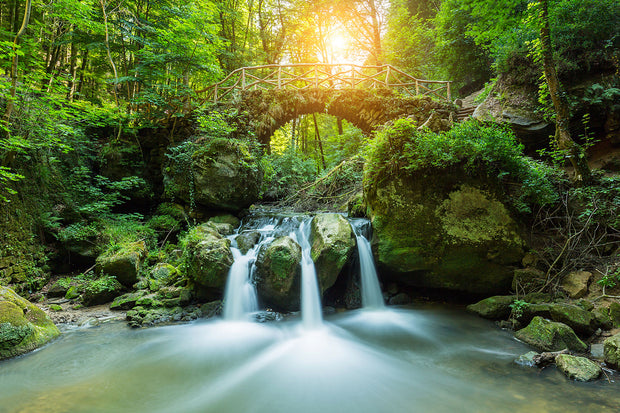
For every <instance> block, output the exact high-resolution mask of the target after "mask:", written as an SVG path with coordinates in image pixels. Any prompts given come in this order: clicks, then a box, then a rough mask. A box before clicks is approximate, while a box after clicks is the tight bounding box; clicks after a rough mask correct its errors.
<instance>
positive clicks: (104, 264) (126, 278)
mask: <svg viewBox="0 0 620 413" xmlns="http://www.w3.org/2000/svg"><path fill="white" fill-rule="evenodd" d="M146 253H147V251H146V243H145V242H144V241H137V242H132V243H127V244H124V245H121V246H120V248H119V249H110V250H108V251H106V252H104V253H103V254H101V255H100V256H98V257H97V266H96V269H95V271H96V272H97V273H98V274H107V275H111V276H113V277H116V279H117V280H118V282H120V283H121V284H122V285H124V286H125V287H131V286H133V285H134V284H135V283H136V282H138V273H139V271H140V266H141V264H142V260H143V259H144V258H145V257H146Z"/></svg>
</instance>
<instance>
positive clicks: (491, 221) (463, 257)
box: [364, 167, 525, 295]
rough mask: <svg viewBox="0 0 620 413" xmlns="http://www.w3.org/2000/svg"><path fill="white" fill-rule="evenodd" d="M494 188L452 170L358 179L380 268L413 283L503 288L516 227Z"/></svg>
mask: <svg viewBox="0 0 620 413" xmlns="http://www.w3.org/2000/svg"><path fill="white" fill-rule="evenodd" d="M492 188H493V186H492V185H491V184H487V183H485V182H484V180H480V179H478V180H477V179H474V178H470V177H468V176H467V174H465V172H464V171H462V170H460V169H459V168H456V167H455V168H453V169H436V170H428V171H418V172H416V173H415V174H404V173H403V174H392V175H387V176H385V177H383V178H382V179H381V180H380V182H374V181H370V180H369V179H366V178H365V187H364V190H365V195H366V201H367V205H368V207H369V216H370V219H371V221H372V225H373V239H372V244H373V250H374V252H375V258H376V260H377V263H378V266H379V268H380V270H381V271H382V272H383V274H385V275H386V276H387V277H389V278H392V279H394V280H395V281H398V282H401V283H404V284H408V285H410V286H414V287H428V288H438V289H447V290H455V291H460V292H466V293H471V294H476V295H494V294H502V293H506V292H507V291H509V289H510V287H511V284H512V279H513V270H514V266H516V265H518V264H519V263H520V261H521V259H522V257H523V254H524V245H525V244H524V241H523V239H522V237H521V235H520V230H519V225H518V223H517V221H516V220H515V219H514V218H513V217H512V216H511V213H510V212H509V210H508V209H507V208H506V207H505V206H504V204H503V203H502V202H501V201H500V198H499V197H498V196H496V195H495V193H494V191H493V189H492Z"/></svg>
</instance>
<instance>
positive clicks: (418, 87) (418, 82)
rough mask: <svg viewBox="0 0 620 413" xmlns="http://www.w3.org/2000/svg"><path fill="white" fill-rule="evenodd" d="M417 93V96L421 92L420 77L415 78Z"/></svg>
mask: <svg viewBox="0 0 620 413" xmlns="http://www.w3.org/2000/svg"><path fill="white" fill-rule="evenodd" d="M415 94H416V96H417V95H419V94H420V81H419V80H418V79H416V80H415Z"/></svg>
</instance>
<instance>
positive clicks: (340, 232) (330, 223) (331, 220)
mask: <svg viewBox="0 0 620 413" xmlns="http://www.w3.org/2000/svg"><path fill="white" fill-rule="evenodd" d="M310 239H311V240H312V249H311V255H312V260H313V261H314V264H315V265H316V270H317V277H318V280H319V288H320V289H321V293H323V292H325V290H327V289H328V288H329V287H331V286H332V285H334V283H335V282H336V279H337V278H338V275H339V274H340V272H341V271H342V269H343V268H344V266H345V264H346V263H347V262H348V261H349V259H350V258H351V256H352V255H353V251H354V249H355V235H354V234H353V230H352V229H351V225H350V224H349V222H348V221H347V220H346V219H345V218H344V217H343V216H342V215H340V214H320V215H317V216H316V217H314V219H313V220H312V227H311V233H310Z"/></svg>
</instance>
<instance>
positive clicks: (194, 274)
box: [181, 224, 233, 290]
mask: <svg viewBox="0 0 620 413" xmlns="http://www.w3.org/2000/svg"><path fill="white" fill-rule="evenodd" d="M181 244H182V245H183V247H184V251H183V265H184V267H185V273H186V274H187V276H188V277H189V278H190V279H191V280H193V281H194V282H196V283H197V284H199V285H200V286H202V287H207V288H215V289H218V290H222V289H223V288H224V286H225V285H226V278H227V275H228V271H229V269H230V266H231V265H232V263H233V255H232V252H231V250H230V240H229V239H227V238H224V237H223V236H222V235H220V233H219V232H218V231H217V230H216V229H215V228H214V227H213V226H212V225H211V224H203V225H200V226H197V227H195V228H192V229H191V230H190V231H189V233H188V234H187V236H185V238H184V239H183V240H182V241H181Z"/></svg>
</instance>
